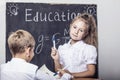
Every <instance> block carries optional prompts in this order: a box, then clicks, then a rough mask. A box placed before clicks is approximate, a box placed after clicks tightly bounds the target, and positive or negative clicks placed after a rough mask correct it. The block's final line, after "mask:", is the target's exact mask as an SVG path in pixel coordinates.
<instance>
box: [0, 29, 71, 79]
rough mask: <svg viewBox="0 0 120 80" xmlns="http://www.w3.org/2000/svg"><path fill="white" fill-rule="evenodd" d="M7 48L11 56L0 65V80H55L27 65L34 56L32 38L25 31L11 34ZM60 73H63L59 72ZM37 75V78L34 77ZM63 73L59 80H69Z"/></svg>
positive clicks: (34, 66)
mask: <svg viewBox="0 0 120 80" xmlns="http://www.w3.org/2000/svg"><path fill="white" fill-rule="evenodd" d="M8 46H9V49H10V52H11V54H12V59H11V61H9V62H7V63H5V64H2V65H1V69H0V70H1V74H0V75H1V79H0V80H56V79H55V78H53V77H52V76H49V75H48V74H45V73H43V72H40V71H38V73H37V69H38V66H36V65H34V64H31V63H29V62H30V61H31V59H32V58H33V56H34V47H35V40H34V37H33V36H32V35H31V34H30V33H29V32H27V31H25V30H17V31H15V32H12V33H11V35H10V36H9V37H8ZM61 73H62V74H64V73H65V72H64V71H62V70H61ZM36 75H37V76H36ZM70 77H71V75H69V74H67V73H65V74H64V75H63V76H62V77H61V79H62V80H69V79H70Z"/></svg>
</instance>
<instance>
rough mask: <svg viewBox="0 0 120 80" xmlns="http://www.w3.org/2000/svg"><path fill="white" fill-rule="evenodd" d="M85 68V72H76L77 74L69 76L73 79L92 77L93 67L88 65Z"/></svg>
mask: <svg viewBox="0 0 120 80" xmlns="http://www.w3.org/2000/svg"><path fill="white" fill-rule="evenodd" d="M87 68H88V70H87V71H84V72H78V73H71V75H72V76H73V77H74V78H82V77H93V76H94V74H95V65H94V64H88V65H87Z"/></svg>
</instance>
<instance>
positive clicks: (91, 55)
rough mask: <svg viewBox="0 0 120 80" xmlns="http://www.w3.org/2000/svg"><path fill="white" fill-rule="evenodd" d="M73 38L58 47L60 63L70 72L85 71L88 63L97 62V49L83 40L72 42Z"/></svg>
mask: <svg viewBox="0 0 120 80" xmlns="http://www.w3.org/2000/svg"><path fill="white" fill-rule="evenodd" d="M70 42H71V40H70V41H69V42H68V43H65V44H64V45H60V46H59V47H58V53H59V56H60V63H61V64H62V65H63V67H65V66H69V67H67V70H69V71H70V72H83V71H86V70H87V64H96V58H97V51H96V48H95V47H94V46H92V45H88V44H86V43H84V42H83V41H78V42H76V43H75V44H73V45H71V44H70Z"/></svg>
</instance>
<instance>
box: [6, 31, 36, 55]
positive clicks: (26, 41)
mask: <svg viewBox="0 0 120 80" xmlns="http://www.w3.org/2000/svg"><path fill="white" fill-rule="evenodd" d="M8 46H9V49H10V52H11V53H12V54H14V55H15V54H16V53H23V52H24V51H25V47H30V48H33V47H35V40H34V37H33V36H32V35H31V34H30V33H29V32H28V31H25V30H22V29H19V30H17V31H15V32H12V33H11V34H10V36H9V37H8Z"/></svg>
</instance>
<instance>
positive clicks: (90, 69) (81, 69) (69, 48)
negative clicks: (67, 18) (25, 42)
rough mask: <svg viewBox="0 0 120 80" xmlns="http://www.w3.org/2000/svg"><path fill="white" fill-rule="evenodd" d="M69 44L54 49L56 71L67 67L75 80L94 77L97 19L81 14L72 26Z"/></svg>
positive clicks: (52, 53) (53, 56) (67, 70)
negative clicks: (76, 79)
mask: <svg viewBox="0 0 120 80" xmlns="http://www.w3.org/2000/svg"><path fill="white" fill-rule="evenodd" d="M69 34H70V37H71V39H70V40H69V42H68V43H65V44H64V45H61V46H59V48H58V50H56V49H55V48H52V51H51V56H52V58H53V59H54V63H55V70H56V71H57V70H58V69H62V68H64V67H66V69H65V71H66V72H68V73H70V74H71V75H72V76H73V77H74V78H80V77H92V76H93V75H94V73H95V64H96V58H97V51H96V47H97V31H96V23H95V19H94V18H93V16H92V15H90V14H86V13H84V14H81V15H79V16H77V17H75V18H74V19H73V21H72V22H71V24H70V32H69Z"/></svg>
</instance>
